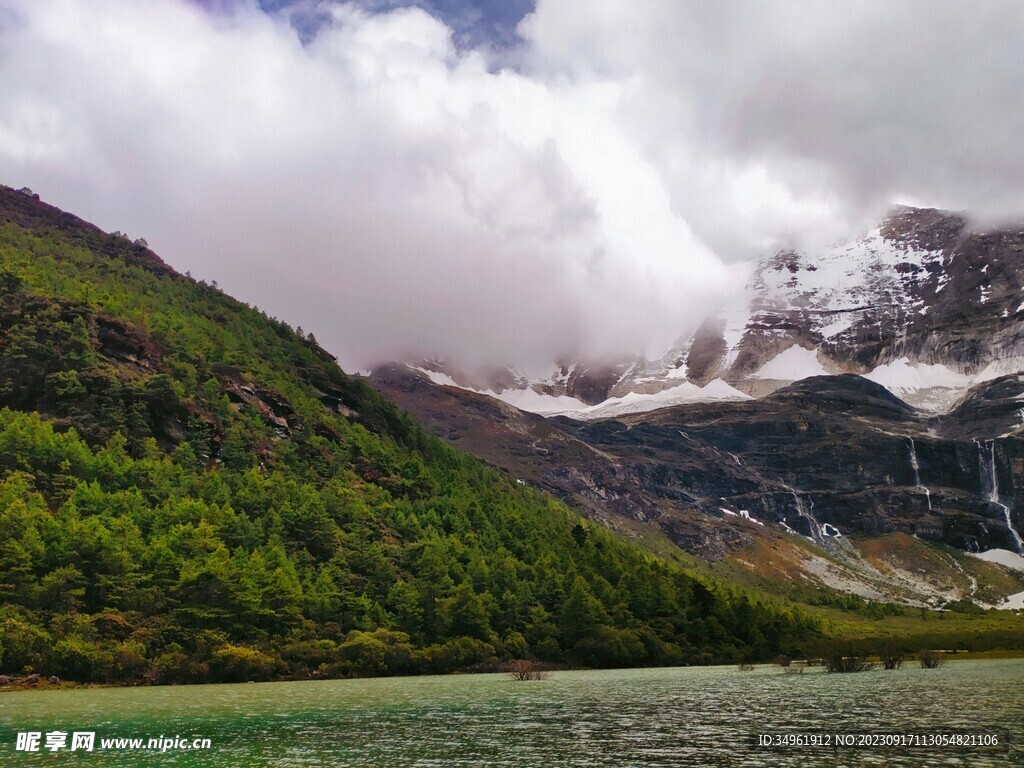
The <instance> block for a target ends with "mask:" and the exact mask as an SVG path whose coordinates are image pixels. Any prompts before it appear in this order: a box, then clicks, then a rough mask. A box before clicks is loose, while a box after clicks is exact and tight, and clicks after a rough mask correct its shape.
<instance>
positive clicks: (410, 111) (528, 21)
mask: <svg viewBox="0 0 1024 768" xmlns="http://www.w3.org/2000/svg"><path fill="white" fill-rule="evenodd" d="M1022 137H1024V3H1020V2H1017V1H1016V0H1006V1H1005V2H967V1H966V0H964V1H962V2H941V0H917V1H915V2H899V0H885V1H884V2H870V1H869V0H857V1H856V2H841V1H839V0H835V1H833V2H827V3H826V2H817V1H816V0H804V1H803V2H787V1H785V0H774V1H772V2H741V1H740V0H736V1H734V2H712V1H710V0H709V1H707V2H691V1H687V0H587V2H579V0H540V1H539V2H538V3H537V4H536V7H534V6H533V5H532V4H531V3H529V2H527V1H526V0H512V1H510V2H501V1H500V0H488V1H487V2H464V1H460V0H418V1H417V2H400V1H399V0H362V1H361V2H358V3H332V2H316V1H315V0H263V2H262V3H256V2H255V1H252V2H249V1H245V2H243V1H241V0H238V1H234V0H203V2H198V1H197V0H147V1H146V2H138V0H0V183H5V184H8V185H12V186H19V187H20V186H23V185H27V186H29V187H32V188H33V189H34V190H35V191H36V192H38V193H39V194H40V195H41V196H42V197H43V199H44V200H46V201H48V202H51V203H53V204H55V205H58V206H60V207H61V208H64V209H66V210H70V211H72V212H74V213H76V214H77V215H80V216H82V217H83V218H85V219H88V220H91V221H93V222H95V223H96V224H98V225H99V226H101V227H103V228H104V229H107V230H114V229H119V230H123V231H126V232H127V233H128V234H129V235H131V236H132V237H139V236H141V237H145V238H146V239H147V240H148V241H149V243H150V246H151V247H152V248H153V249H154V250H156V251H157V252H158V253H159V254H161V255H162V256H163V257H164V258H165V259H166V260H167V261H168V262H169V263H171V264H172V265H173V266H175V267H176V268H178V269H179V270H181V271H185V270H191V271H192V273H193V275H195V276H197V277H204V278H206V279H216V280H217V281H218V282H219V283H220V285H221V286H222V287H223V288H224V289H225V290H227V291H228V292H229V293H231V294H233V295H235V296H237V297H238V298H240V299H243V300H245V301H249V302H251V303H254V304H256V305H258V306H260V307H261V308H263V309H266V310H267V311H269V312H270V313H272V314H275V315H277V316H279V317H281V318H283V319H285V320H288V321H289V322H291V323H292V324H293V325H302V326H303V327H304V328H306V329H308V330H313V331H314V332H315V333H316V335H317V337H318V339H319V340H320V342H321V343H322V344H323V345H324V346H325V347H327V348H328V349H329V350H330V351H332V352H334V353H335V354H337V355H339V357H340V358H341V361H342V364H343V365H344V366H345V367H346V368H349V369H354V368H363V367H366V366H368V365H370V364H372V363H374V362H376V361H379V360H382V359H387V358H393V357H404V356H409V355H417V354H437V355H444V356H447V357H450V358H453V359H455V360H457V361H459V362H461V363H463V364H475V363H483V362H502V363H503V362H514V363H517V364H520V365H530V364H533V365H536V364H539V363H542V362H546V361H548V360H550V359H551V358H552V357H553V356H556V355H565V354H575V353H583V354H587V355H602V354H613V353H621V352H627V353H640V352H646V353H648V354H655V353H658V352H660V351H663V348H664V347H667V345H669V344H670V343H671V342H672V341H673V340H674V338H675V337H676V336H677V335H678V334H679V333H680V332H681V331H682V330H683V329H684V328H686V327H687V326H688V325H689V324H690V323H692V322H693V321H694V319H695V318H697V317H699V316H700V315H702V314H703V313H704V312H706V311H707V310H708V309H709V308H711V307H713V306H714V305H715V304H716V303H717V302H719V301H721V299H722V298H723V297H724V296H726V295H728V293H729V292H730V291H732V290H735V289H736V288H737V287H738V286H740V285H741V284H742V273H743V267H742V262H743V261H744V260H746V259H749V258H751V257H752V256H754V255H756V254H758V253H761V252H763V251H766V250H771V249H773V248H777V247H779V246H790V245H801V244H810V245H811V247H813V244H814V243H820V242H823V241H826V240H834V239H836V238H838V237H841V236H844V235H847V234H851V233H854V232H856V231H858V230H860V229H861V228H863V227H865V226H867V225H868V224H869V223H870V222H871V221H873V220H875V219H876V218H877V216H878V215H879V214H880V213H881V212H882V211H884V210H885V209H886V208H887V207H888V205H889V204H890V203H891V202H893V201H905V202H915V203H920V204H927V205H936V206H941V207H947V208H956V209H967V210H970V211H972V212H974V213H975V214H977V215H979V216H985V217H996V218H998V217H1002V216H1007V215H1016V214H1020V213H1022V212H1024V141H1022Z"/></svg>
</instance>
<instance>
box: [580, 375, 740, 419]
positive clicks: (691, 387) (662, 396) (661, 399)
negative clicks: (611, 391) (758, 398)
mask: <svg viewBox="0 0 1024 768" xmlns="http://www.w3.org/2000/svg"><path fill="white" fill-rule="evenodd" d="M750 399H751V397H750V395H748V394H745V393H743V392H740V390H738V389H736V388H735V387H733V386H730V385H729V384H727V383H725V382H724V381H722V380H721V379H715V380H714V381H711V382H709V383H708V384H706V385H705V386H703V387H698V386H697V385H696V384H691V383H690V382H688V381H687V382H684V383H683V384H679V385H677V386H675V387H670V388H668V389H663V390H661V391H660V392H656V393H654V394H651V395H645V394H640V393H638V392H630V393H628V394H626V395H623V396H622V397H611V398H609V399H607V400H605V401H604V402H603V403H598V404H597V405H591V406H588V407H586V408H583V409H581V410H576V411H572V412H570V411H567V412H565V413H563V414H562V415H564V416H569V417H571V418H574V419H606V418H610V417H613V416H625V415H627V414H631V413H645V412H647V411H654V410H657V409H658V408H667V407H669V406H671V405H682V404H683V403H695V402H702V401H708V400H750Z"/></svg>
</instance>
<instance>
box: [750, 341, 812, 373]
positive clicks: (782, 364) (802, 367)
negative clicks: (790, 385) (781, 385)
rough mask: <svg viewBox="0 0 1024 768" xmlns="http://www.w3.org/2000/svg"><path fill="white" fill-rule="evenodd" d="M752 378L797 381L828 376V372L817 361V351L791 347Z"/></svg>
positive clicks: (766, 364)
mask: <svg viewBox="0 0 1024 768" xmlns="http://www.w3.org/2000/svg"><path fill="white" fill-rule="evenodd" d="M752 376H753V378H756V379H782V380H783V381H799V380H800V379H806V378H810V377H811V376H828V371H826V370H825V367H824V366H823V365H822V364H821V361H819V360H818V350H817V349H804V348H803V347H800V346H792V347H790V348H789V349H787V350H786V351H785V352H781V353H779V354H778V355H776V356H775V357H773V358H772V359H771V360H769V361H768V362H767V363H765V364H764V365H763V366H762V367H761V368H760V369H759V370H757V371H756V372H755V373H753V374H752Z"/></svg>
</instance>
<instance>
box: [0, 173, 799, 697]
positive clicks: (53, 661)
mask: <svg viewBox="0 0 1024 768" xmlns="http://www.w3.org/2000/svg"><path fill="white" fill-rule="evenodd" d="M282 258H287V254H282ZM0 407H2V411H0V595H2V597H0V600H2V603H0V625H2V637H0V670H2V671H3V672H5V673H8V674H10V673H20V672H24V671H36V672H39V673H42V674H45V675H50V674H56V675H59V676H61V677H65V678H70V679H74V680H82V681H85V680H100V681H112V682H135V681H152V682H160V683H167V682H190V681H205V680H223V681H227V680H249V679H269V678H276V677H287V676H296V677H305V676H342V675H375V674H400V673H414V672H444V671H450V670H456V669H466V668H485V667H487V666H489V665H494V664H495V663H497V662H499V661H501V660H506V659H514V658H538V659H541V660H544V661H549V662H558V663H570V664H581V665H594V666H610V665H633V664H669V663H672V664H675V663H700V662H712V661H732V660H738V659H764V658H768V657H770V656H772V655H775V654H777V653H779V652H780V651H788V652H791V651H793V650H794V649H798V648H799V646H800V643H801V642H803V641H805V640H806V639H807V638H809V637H810V636H812V635H813V634H815V628H814V626H813V624H812V622H811V621H810V620H808V619H807V618H806V617H803V616H800V615H793V614H792V613H789V612H786V611H784V610H781V609H779V608H776V607H769V606H765V605H762V604H759V603H756V602H751V601H750V600H749V599H747V598H746V597H742V596H733V595H728V594H724V593H723V592H722V591H721V590H715V589H709V588H708V587H706V586H705V585H703V584H702V583H700V582H698V581H695V580H694V579H692V578H691V577H689V576H688V575H686V574H685V573H683V572H682V571H681V570H680V569H679V568H678V567H676V566H674V565H670V564H668V563H666V562H663V561H660V560H658V559H656V558H653V557H652V556H650V555H649V554H647V553H645V552H643V551H641V550H640V549H638V548H636V547H635V546H633V545H631V544H629V543H626V542H624V541H621V540H619V539H617V538H615V537H614V536H613V535H612V534H610V533H609V532H607V531H605V530H604V529H602V528H600V527H598V526H594V525H593V524H590V523H588V522H586V521H584V520H582V519H581V518H579V517H578V516H577V515H575V514H573V513H572V512H571V511H570V510H568V509H566V508H565V507H564V506H563V505H562V504H561V503H559V502H556V501H554V500H553V499H551V498H549V497H547V496H545V495H542V494H540V493H538V492H535V491H532V490H530V489H527V488H525V487H522V486H520V485H518V484H516V483H515V481H514V480H512V479H510V478H508V477H507V476H505V475H502V474H500V473H498V472H497V471H495V470H492V469H489V468H487V467H485V466H483V465H482V464H481V463H479V462H478V461H476V460H475V459H472V458H469V457H468V456H466V455H463V454H461V453H458V452H456V451H454V450H452V449H451V448H449V447H447V446H446V445H444V444H443V443H442V442H440V441H439V440H437V439H435V438H432V437H428V436H427V435H426V434H425V433H424V432H423V431H422V430H421V429H420V428H419V427H418V426H417V425H416V424H414V423H413V422H412V421H411V420H410V419H409V418H408V417H407V416H405V415H404V414H402V413H400V412H398V411H397V409H396V408H395V407H394V406H393V405H392V404H391V403H390V402H388V401H386V400H385V399H383V398H382V397H381V396H380V395H378V394H376V393H375V392H374V391H373V390H372V389H370V388H369V387H368V386H367V385H366V384H364V383H363V381H362V380H361V379H359V378H353V377H349V376H346V375H345V374H344V373H342V371H341V370H340V369H339V368H338V366H337V365H336V363H335V362H334V360H333V359H332V358H331V357H330V356H329V355H328V354H327V353H325V352H324V351H323V350H322V349H321V348H320V347H319V346H318V345H317V343H316V341H315V339H313V337H312V336H311V335H310V336H306V335H305V334H303V333H302V332H301V330H300V329H295V330H293V329H292V328H290V327H289V326H288V325H287V324H285V323H284V322H281V321H278V320H276V319H274V318H270V317H267V316H266V315H265V314H263V313H261V312H260V311H259V310H257V309H256V308H250V307H248V306H247V305H245V304H243V303H240V302H238V301H236V300H234V299H232V298H230V297H228V296H226V295H224V294H223V293H221V292H220V291H219V290H218V289H217V288H216V286H211V285H206V284H204V283H202V282H196V281H194V280H193V279H191V278H190V277H188V276H183V275H180V274H178V273H176V272H175V271H174V270H173V269H171V268H170V267H168V266H167V265H166V264H164V263H163V262H162V261H161V260H160V259H159V258H158V257H157V256H155V255H154V254H153V253H152V252H151V251H149V250H148V249H147V248H146V246H145V243H143V242H136V243H132V242H131V241H129V240H127V239H126V238H124V237H123V236H120V235H116V234H115V235H109V234H106V233H103V232H101V231H99V230H98V229H96V228H95V227H92V226H91V225H88V224H86V223H84V222H82V221H80V220H78V219H76V218H75V217H73V216H70V215H69V214H65V213H62V212H60V211H58V210H57V209H55V208H52V207H50V206H47V205H45V204H44V203H41V202H40V201H38V200H36V199H33V198H32V197H31V196H28V195H24V194H20V193H17V192H14V191H12V190H9V189H7V188H3V189H0Z"/></svg>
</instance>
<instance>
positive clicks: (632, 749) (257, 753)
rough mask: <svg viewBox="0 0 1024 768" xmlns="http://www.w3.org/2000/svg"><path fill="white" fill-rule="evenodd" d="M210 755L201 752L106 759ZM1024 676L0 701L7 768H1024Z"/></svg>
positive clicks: (342, 684)
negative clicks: (880, 745)
mask: <svg viewBox="0 0 1024 768" xmlns="http://www.w3.org/2000/svg"><path fill="white" fill-rule="evenodd" d="M937 729H941V730H944V731H949V732H954V733H956V732H968V733H974V734H984V733H998V734H999V736H1000V739H1001V740H1005V738H1006V736H1007V735H1009V738H1010V746H1009V749H1010V751H1009V752H1006V751H1001V752H994V751H991V750H982V749H972V750H965V749H962V748H961V749H956V748H947V749H942V750H939V751H927V750H925V749H922V748H918V749H907V748H896V749H892V750H888V751H883V750H880V749H858V750H854V749H850V748H846V749H838V750H837V749H833V748H819V749H811V748H804V749H790V750H774V751H772V750H768V749H766V748H761V747H758V746H756V744H755V742H754V738H755V737H756V735H757V734H759V733H767V732H800V733H810V732H813V733H826V734H828V733H849V732H857V733H861V732H864V731H866V730H872V731H889V732H915V731H916V732H921V731H928V732H934V731H936V730H937ZM29 730H31V731H41V732H44V733H45V732H46V731H52V730H62V731H75V730H78V731H95V732H96V738H97V749H96V751H94V752H92V753H84V752H82V751H76V752H70V751H68V750H67V749H65V750H61V751H58V752H56V753H50V752H47V751H46V750H45V749H43V750H42V752H40V753H36V754H29V753H24V752H17V751H15V742H16V733H17V732H18V731H29ZM161 735H164V736H183V737H188V738H192V737H207V738H209V739H211V742H212V747H211V748H210V749H209V750H204V751H170V752H167V753H164V754H159V753H153V752H143V751H128V750H120V751H112V750H109V749H108V750H105V751H103V750H100V749H99V748H98V747H99V739H101V738H106V737H144V738H149V737H155V736H161ZM1022 746H1024V660H1019V659H1017V660H999V661H960V662H950V663H947V664H946V665H945V666H943V667H941V668H939V669H936V670H922V669H920V668H918V667H917V666H916V665H915V666H910V665H908V666H906V667H904V668H903V669H901V670H898V671H894V672H885V671H882V670H875V671H871V672H866V673H860V674H849V675H837V674H827V673H824V672H821V671H816V670H809V671H807V672H806V673H805V674H802V675H795V674H784V673H782V672H781V671H780V670H779V669H778V668H774V667H758V668H757V669H756V670H754V671H753V672H740V671H738V670H737V669H736V668H734V667H710V668H707V667H705V668H684V669H647V670H616V671H604V672H558V673H554V674H552V675H551V676H550V677H549V678H548V679H547V680H543V681H531V682H514V681H512V680H511V679H509V678H508V677H507V676H505V675H463V676H449V677H419V678H392V679H382V680H344V681H322V682H300V683H262V684H249V685H217V686H182V687H160V688H132V689H118V688H106V689H86V690H67V691H38V692H31V691H30V692H17V693H7V694H0V764H2V765H4V766H6V765H16V766H20V765H40V766H42V765H46V766H53V765H61V766H64V765H75V766H93V765H119V766H120V765H126V766H135V765H138V766H141V765H146V766H151V765H152V766H264V765H266V766H269V765H274V766H296V767H298V766H332V768H333V767H338V766H352V767H354V768H355V767H358V768H370V767H371V766H372V767H373V768H385V767H386V768H400V767H402V766H418V767H420V768H431V767H433V766H446V767H447V766H474V768H476V767H477V766H515V767H516V768H534V767H536V768H542V767H543V768H548V767H549V766H617V767H618V766H679V765H712V766H717V765H722V766H725V765H729V766H733V765H735V766H801V767H802V766H847V765H879V766H924V765H928V766H931V765H963V766H1004V765H1024V749H1021V747H1022Z"/></svg>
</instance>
